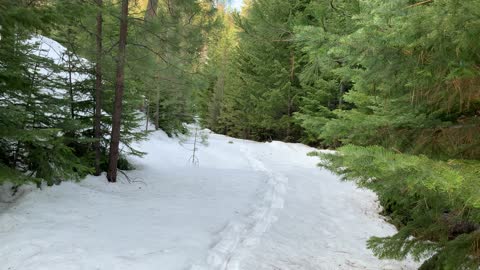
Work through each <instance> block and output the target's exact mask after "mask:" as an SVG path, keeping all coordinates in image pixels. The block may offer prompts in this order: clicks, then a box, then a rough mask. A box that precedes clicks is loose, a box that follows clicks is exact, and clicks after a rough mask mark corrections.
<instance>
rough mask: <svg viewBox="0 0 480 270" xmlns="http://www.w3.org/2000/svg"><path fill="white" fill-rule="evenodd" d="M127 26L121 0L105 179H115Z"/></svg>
mask: <svg viewBox="0 0 480 270" xmlns="http://www.w3.org/2000/svg"><path fill="white" fill-rule="evenodd" d="M127 27H128V0H122V12H121V18H120V40H119V43H118V57H117V74H116V78H115V101H114V106H113V115H112V134H111V140H110V156H109V162H108V171H107V179H108V181H109V182H116V181H117V165H118V158H119V154H120V152H119V144H120V126H121V118H122V101H123V92H124V80H125V50H126V45H127Z"/></svg>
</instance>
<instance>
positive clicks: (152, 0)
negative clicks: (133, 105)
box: [145, 0, 160, 130]
mask: <svg viewBox="0 0 480 270" xmlns="http://www.w3.org/2000/svg"><path fill="white" fill-rule="evenodd" d="M157 9H158V0H148V5H147V11H146V12H145V21H149V20H151V19H152V18H154V17H156V16H157ZM159 91H160V90H158V89H156V97H155V106H156V109H155V119H154V123H153V124H154V126H155V130H157V129H158V123H159V117H160V104H159V103H160V92H159ZM149 105H150V104H149ZM149 110H150V107H149ZM148 117H150V114H149V111H148V112H147V126H146V129H147V130H148Z"/></svg>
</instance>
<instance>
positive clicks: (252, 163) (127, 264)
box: [0, 132, 418, 270]
mask: <svg viewBox="0 0 480 270" xmlns="http://www.w3.org/2000/svg"><path fill="white" fill-rule="evenodd" d="M138 147H139V149H140V150H142V151H145V152H148V155H147V156H146V157H144V158H133V157H132V161H133V162H134V163H135V164H136V167H137V170H136V171H132V172H129V175H130V177H131V178H132V179H134V180H136V181H135V182H133V183H127V182H126V181H122V182H120V183H117V184H108V183H106V182H105V179H104V176H102V177H88V178H87V179H85V180H84V181H82V182H81V183H78V184H76V183H68V182H67V183H63V184H62V185H60V186H55V187H52V188H45V189H44V190H42V191H38V190H33V191H31V192H28V193H27V194H26V195H25V196H23V197H22V198H21V199H20V200H19V201H17V202H16V203H14V204H6V205H3V207H2V205H0V243H2V244H1V245H0V261H1V262H2V263H1V264H0V270H43V269H45V270H47V269H48V270H66V269H67V270H90V269H99V270H110V269H115V270H131V269H135V270H158V269H161V270H323V269H326V270H328V269H332V270H333V269H335V270H337V269H340V270H341V269H372V270H375V269H416V267H417V266H418V265H417V264H415V263H412V262H410V261H406V262H396V261H382V260H378V259H377V258H375V257H374V256H373V254H372V253H371V251H369V250H368V249H367V248H366V240H367V239H368V238H369V237H371V236H373V235H376V236H384V235H389V234H392V233H394V232H395V229H394V227H392V226H391V225H389V224H388V223H386V222H385V221H384V220H382V218H381V217H380V216H379V215H378V214H377V212H378V206H377V204H376V202H375V199H376V197H375V195H374V194H373V193H372V192H369V191H366V190H360V189H358V188H356V187H355V185H354V184H353V183H348V182H341V181H340V180H339V178H338V177H337V176H335V175H333V174H331V173H330V172H328V171H325V170H322V169H320V168H318V167H317V166H316V163H317V162H318V160H317V159H316V158H312V157H307V156H306V154H307V153H308V152H310V151H312V150H314V149H312V148H309V147H307V146H304V145H301V144H287V143H281V142H272V143H256V142H251V141H245V140H239V139H232V138H229V137H226V136H221V135H215V134H210V138H209V146H200V147H199V152H198V155H199V156H198V158H199V166H198V167H197V166H192V165H190V164H188V160H189V158H190V155H191V152H190V151H188V148H189V147H188V145H184V146H181V145H180V144H179V142H178V140H177V139H171V138H168V137H167V136H166V135H165V134H164V133H162V132H155V133H153V134H152V135H151V136H150V138H149V140H148V141H145V142H142V143H139V144H138Z"/></svg>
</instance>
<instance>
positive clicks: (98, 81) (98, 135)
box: [94, 0, 103, 176]
mask: <svg viewBox="0 0 480 270" xmlns="http://www.w3.org/2000/svg"><path fill="white" fill-rule="evenodd" d="M97 5H98V8H99V9H100V10H99V11H98V13H97V37H96V42H97V56H96V65H95V123H94V129H95V145H94V148H95V175H97V176H98V175H100V173H101V169H100V162H101V158H102V152H101V140H102V130H101V129H102V126H101V123H102V55H103V44H102V42H103V41H102V34H103V25H102V24H103V16H102V10H101V9H102V7H103V0H97Z"/></svg>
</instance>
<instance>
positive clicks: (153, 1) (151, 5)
mask: <svg viewBox="0 0 480 270" xmlns="http://www.w3.org/2000/svg"><path fill="white" fill-rule="evenodd" d="M157 9H158V0H148V5H147V11H146V12H145V20H146V21H147V20H149V19H150V18H153V17H156V16H157Z"/></svg>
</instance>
